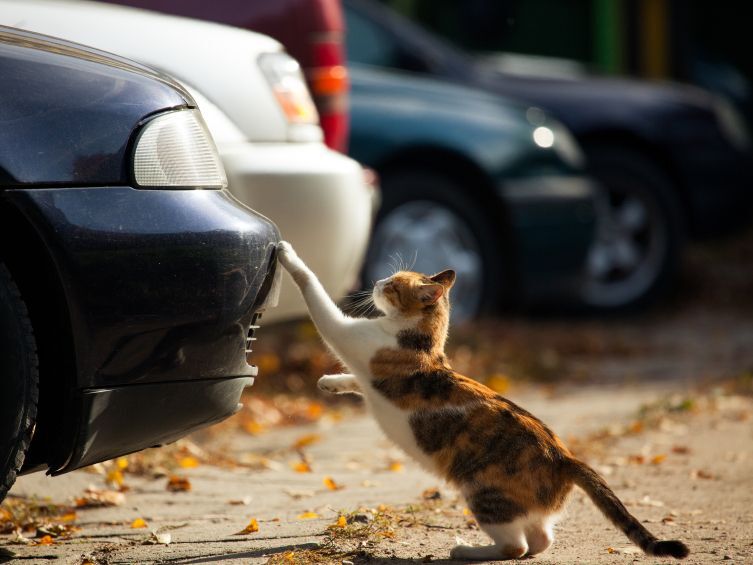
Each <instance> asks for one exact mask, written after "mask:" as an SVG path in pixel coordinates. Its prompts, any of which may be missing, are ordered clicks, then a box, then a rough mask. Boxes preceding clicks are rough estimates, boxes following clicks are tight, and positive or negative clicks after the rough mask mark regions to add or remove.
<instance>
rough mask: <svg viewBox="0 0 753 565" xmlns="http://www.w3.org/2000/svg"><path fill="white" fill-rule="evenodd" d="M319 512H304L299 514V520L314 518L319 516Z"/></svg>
mask: <svg viewBox="0 0 753 565" xmlns="http://www.w3.org/2000/svg"><path fill="white" fill-rule="evenodd" d="M318 517H319V514H317V513H316V512H304V513H302V514H298V519H299V520H311V519H313V518H318Z"/></svg>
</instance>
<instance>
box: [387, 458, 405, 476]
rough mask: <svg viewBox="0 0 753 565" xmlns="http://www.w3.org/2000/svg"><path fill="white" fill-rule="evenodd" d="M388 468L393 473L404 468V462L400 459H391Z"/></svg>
mask: <svg viewBox="0 0 753 565" xmlns="http://www.w3.org/2000/svg"><path fill="white" fill-rule="evenodd" d="M387 469H388V470H390V471H392V472H393V473H398V472H400V471H402V470H403V464H402V463H401V462H400V461H390V463H389V465H388V466H387Z"/></svg>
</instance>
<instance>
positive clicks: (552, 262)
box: [350, 65, 595, 303]
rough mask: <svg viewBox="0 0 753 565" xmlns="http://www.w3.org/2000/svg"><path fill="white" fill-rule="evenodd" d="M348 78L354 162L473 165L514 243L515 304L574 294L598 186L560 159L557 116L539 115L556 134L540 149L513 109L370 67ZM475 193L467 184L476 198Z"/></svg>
mask: <svg viewBox="0 0 753 565" xmlns="http://www.w3.org/2000/svg"><path fill="white" fill-rule="evenodd" d="M351 79H352V91H351V100H352V121H351V146H350V154H351V155H352V156H353V157H355V158H356V159H358V160H360V161H362V162H364V163H365V164H366V165H368V166H371V167H374V168H375V169H376V170H377V171H378V172H381V171H382V170H383V168H384V167H387V168H389V166H390V164H391V163H392V162H394V161H400V160H401V158H402V156H406V155H410V154H411V153H413V152H416V151H421V152H423V153H424V154H426V153H429V154H434V155H435V158H436V159H442V160H450V159H462V160H463V161H464V162H467V163H470V164H472V167H473V168H474V169H476V170H477V171H479V174H480V175H481V177H482V178H484V184H486V185H488V187H490V189H489V192H490V199H489V200H490V202H491V203H492V206H493V207H496V210H490V211H489V212H490V213H492V215H493V216H494V217H496V218H499V232H500V237H501V238H503V239H504V238H505V237H510V238H511V241H510V244H511V245H510V248H511V251H512V253H513V254H514V257H505V258H500V260H504V261H506V264H507V265H510V264H514V265H515V267H516V271H517V272H516V273H515V274H514V275H513V278H514V279H516V280H515V281H514V287H516V288H515V291H516V292H515V294H516V296H515V299H516V300H520V301H525V302H529V303H544V302H550V301H552V302H553V301H555V300H559V299H563V298H570V299H572V298H573V297H574V296H576V295H577V293H578V287H579V285H580V283H581V281H582V276H583V274H584V270H583V267H584V264H585V258H586V255H587V252H588V249H589V247H590V244H591V242H592V238H593V233H594V225H595V224H594V216H595V214H594V194H595V185H594V183H593V181H591V180H590V179H589V178H588V177H586V176H585V175H584V174H583V173H582V170H581V169H580V168H579V167H578V165H577V163H575V162H568V161H567V160H566V159H564V158H563V156H562V152H561V151H560V150H559V149H558V145H557V143H559V142H561V141H562V139H560V140H559V141H557V132H560V133H561V126H560V125H559V124H558V122H557V121H556V120H553V119H550V118H548V117H547V118H545V120H546V121H545V123H546V125H547V126H549V127H551V128H552V130H553V131H554V132H555V135H554V138H555V142H554V143H553V145H552V147H549V148H545V147H540V146H539V145H537V144H536V143H535V141H534V138H533V132H534V130H535V127H536V126H534V125H533V124H531V123H530V122H529V121H528V119H527V118H526V112H525V109H524V108H522V107H520V106H519V105H517V104H514V103H507V102H506V101H505V100H502V99H500V98H497V97H494V96H489V95H487V94H485V93H483V92H479V91H476V90H473V89H465V88H461V87H458V86H455V85H451V84H446V83H442V82H439V81H432V80H427V79H425V78H421V77H416V76H414V75H409V74H405V73H397V72H390V71H385V70H383V69H376V68H371V67H366V66H359V65H353V66H352V67H351ZM562 135H563V136H564V135H565V134H562ZM439 155H441V157H440V156H439ZM401 162H403V163H404V161H401ZM478 189H480V187H469V188H467V190H468V191H469V192H471V194H475V195H476V197H478V192H477V191H478ZM473 190H476V192H473ZM502 218H504V220H502ZM509 275H510V273H508V276H509Z"/></svg>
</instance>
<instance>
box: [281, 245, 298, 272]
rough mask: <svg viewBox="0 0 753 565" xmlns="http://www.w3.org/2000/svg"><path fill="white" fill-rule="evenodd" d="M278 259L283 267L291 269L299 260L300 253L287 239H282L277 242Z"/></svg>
mask: <svg viewBox="0 0 753 565" xmlns="http://www.w3.org/2000/svg"><path fill="white" fill-rule="evenodd" d="M277 259H278V261H280V263H281V264H282V266H283V267H285V268H286V269H288V270H290V267H291V266H292V265H293V263H295V261H297V260H298V255H297V254H296V252H295V249H293V246H292V245H290V243H288V242H287V241H281V242H280V243H278V244H277Z"/></svg>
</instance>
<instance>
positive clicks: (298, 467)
mask: <svg viewBox="0 0 753 565" xmlns="http://www.w3.org/2000/svg"><path fill="white" fill-rule="evenodd" d="M290 467H291V469H293V471H295V472H296V473H310V472H311V465H309V464H308V462H307V461H298V462H296V463H291V464H290Z"/></svg>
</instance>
